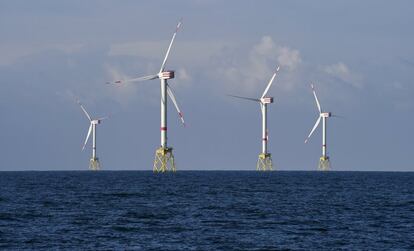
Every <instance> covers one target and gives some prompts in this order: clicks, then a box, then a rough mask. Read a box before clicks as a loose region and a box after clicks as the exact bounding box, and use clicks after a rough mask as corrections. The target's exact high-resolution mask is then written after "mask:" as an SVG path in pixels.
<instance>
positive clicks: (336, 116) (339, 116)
mask: <svg viewBox="0 0 414 251" xmlns="http://www.w3.org/2000/svg"><path fill="white" fill-rule="evenodd" d="M331 117H334V118H340V119H345V117H344V116H341V115H336V114H332V115H331Z"/></svg>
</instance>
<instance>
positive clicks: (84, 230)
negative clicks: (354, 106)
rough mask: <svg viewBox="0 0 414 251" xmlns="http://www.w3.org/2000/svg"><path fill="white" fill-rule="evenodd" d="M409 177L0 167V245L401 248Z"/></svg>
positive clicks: (411, 188)
mask: <svg viewBox="0 0 414 251" xmlns="http://www.w3.org/2000/svg"><path fill="white" fill-rule="evenodd" d="M413 233H414V173H374V172H369V173H368V172H327V173H323V172H272V173H258V172H177V173H175V174H167V175H154V174H153V173H152V172H109V171H103V172H86V171H85V172H0V249H19V250H21V249H35V250H41V249H47V250H50V249H69V250H79V249H82V250H85V249H89V250H108V249H116V250H125V249H127V250H180V249H181V250H275V249H276V250H279V249H282V250H283V249H285V250H338V249H344V250H391V249H399V250H404V249H405V250H409V249H414V237H413V236H414V235H413Z"/></svg>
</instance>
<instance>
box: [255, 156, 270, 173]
mask: <svg viewBox="0 0 414 251" xmlns="http://www.w3.org/2000/svg"><path fill="white" fill-rule="evenodd" d="M256 170H257V171H272V170H273V163H272V156H271V155H270V153H261V154H259V159H258V160H257V166H256Z"/></svg>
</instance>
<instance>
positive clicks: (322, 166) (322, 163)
mask: <svg viewBox="0 0 414 251" xmlns="http://www.w3.org/2000/svg"><path fill="white" fill-rule="evenodd" d="M311 88H312V92H313V96H314V97H315V102H316V106H317V108H318V112H319V116H318V119H317V120H316V123H315V125H314V126H313V128H312V130H311V132H310V133H309V135H308V137H307V138H306V139H305V143H307V142H308V140H309V138H310V137H311V136H312V134H313V132H314V131H315V130H316V128H317V127H318V125H319V124H320V122H321V119H322V156H321V157H320V158H319V165H318V169H319V170H321V171H327V170H329V169H330V167H331V164H330V160H329V156H328V155H327V151H326V150H327V145H326V122H327V118H330V117H338V116H336V115H333V114H332V113H331V112H323V111H322V107H321V105H320V103H319V100H318V97H317V96H316V91H315V87H314V86H313V84H311Z"/></svg>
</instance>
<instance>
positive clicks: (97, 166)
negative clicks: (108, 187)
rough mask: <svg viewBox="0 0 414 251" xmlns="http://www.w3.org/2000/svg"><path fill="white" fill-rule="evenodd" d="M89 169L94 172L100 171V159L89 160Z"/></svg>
mask: <svg viewBox="0 0 414 251" xmlns="http://www.w3.org/2000/svg"><path fill="white" fill-rule="evenodd" d="M89 169H91V170H93V171H98V170H99V169H101V164H100V163H99V159H98V158H91V159H90V160H89Z"/></svg>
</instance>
